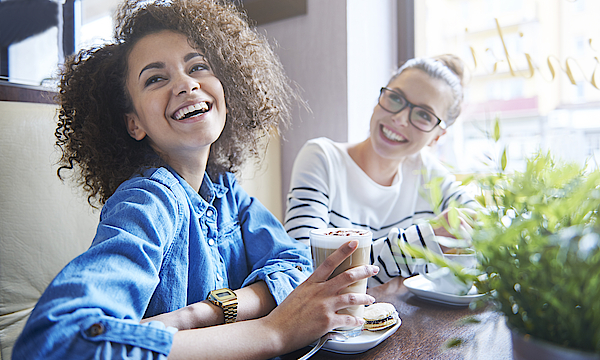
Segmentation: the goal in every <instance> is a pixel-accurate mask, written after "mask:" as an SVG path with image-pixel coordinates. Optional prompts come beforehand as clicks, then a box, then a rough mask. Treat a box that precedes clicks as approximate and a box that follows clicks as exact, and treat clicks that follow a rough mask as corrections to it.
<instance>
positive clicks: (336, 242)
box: [310, 228, 373, 331]
mask: <svg viewBox="0 0 600 360" xmlns="http://www.w3.org/2000/svg"><path fill="white" fill-rule="evenodd" d="M350 240H358V248H357V249H356V250H355V251H354V253H352V255H350V256H349V257H348V258H347V259H346V260H344V262H343V263H341V264H340V265H339V266H338V267H337V268H336V269H335V271H334V272H333V274H331V277H330V278H333V277H335V276H336V275H338V274H341V273H343V272H344V271H346V270H348V269H351V268H354V267H357V266H362V265H369V260H370V257H371V243H372V241H373V233H371V232H370V231H368V230H360V229H342V228H337V229H336V228H329V229H316V230H311V231H310V248H311V252H312V258H313V267H314V268H315V269H316V268H317V267H319V265H321V264H322V263H323V261H325V259H326V258H327V257H328V256H329V255H331V254H332V253H333V252H334V251H336V250H337V249H338V248H339V247H340V246H342V245H343V244H345V243H347V242H348V241H350ZM366 292H367V279H363V280H359V281H357V282H355V283H354V284H351V285H350V286H348V287H347V288H346V289H345V290H342V291H341V293H342V294H345V293H360V294H365V293H366ZM364 309H365V307H364V305H357V306H350V307H347V308H344V309H342V310H340V311H338V313H340V314H350V315H354V316H356V317H358V318H362V316H363V312H364ZM336 330H343V331H352V330H354V329H352V328H339V329H336Z"/></svg>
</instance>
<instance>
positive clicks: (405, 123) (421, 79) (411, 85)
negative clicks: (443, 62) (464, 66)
mask: <svg viewBox="0 0 600 360" xmlns="http://www.w3.org/2000/svg"><path fill="white" fill-rule="evenodd" d="M387 87H388V88H390V89H392V90H394V91H397V92H398V93H400V94H402V95H403V96H404V97H406V99H407V100H408V101H410V102H411V103H412V104H415V105H418V106H420V107H422V108H424V109H427V110H429V111H431V112H432V113H433V114H435V115H436V116H438V117H439V118H441V119H445V117H446V114H447V112H448V109H449V108H450V106H451V105H452V92H451V89H450V87H449V86H448V85H447V84H446V83H445V82H444V81H443V80H440V79H434V78H431V77H430V76H429V75H427V74H426V73H425V72H424V71H421V70H419V69H407V70H405V71H404V72H402V73H401V74H400V75H399V76H397V77H396V78H395V79H394V80H392V82H390V83H389V84H388V86H387ZM409 111H410V109H409V107H406V108H405V109H403V110H402V111H400V112H399V113H397V114H392V113H390V112H388V111H386V110H384V109H383V108H382V107H381V106H380V105H379V104H378V105H377V106H375V109H374V110H373V115H372V116H371V126H370V128H371V135H370V139H369V140H370V142H371V144H372V147H373V150H374V151H375V153H376V154H377V155H379V156H380V157H381V158H383V159H386V160H392V161H402V159H403V158H404V157H406V156H410V155H413V154H416V153H417V152H419V151H420V150H421V149H422V148H423V147H425V146H427V145H429V144H431V143H433V142H434V141H435V140H437V139H438V138H439V137H440V136H441V135H443V134H444V133H445V132H446V131H445V130H442V129H440V127H439V126H438V127H436V128H435V129H433V131H431V132H423V131H420V130H419V129H417V128H415V127H414V126H413V125H411V123H410V122H409V120H408V115H409Z"/></svg>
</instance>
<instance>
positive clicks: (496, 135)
mask: <svg viewBox="0 0 600 360" xmlns="http://www.w3.org/2000/svg"><path fill="white" fill-rule="evenodd" d="M498 140H500V118H499V117H496V119H495V120H494V141H495V142H498Z"/></svg>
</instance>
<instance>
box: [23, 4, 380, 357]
mask: <svg viewBox="0 0 600 360" xmlns="http://www.w3.org/2000/svg"><path fill="white" fill-rule="evenodd" d="M117 23H118V27H117V31H116V35H115V41H114V43H112V44H108V45H105V46H102V47H100V48H97V49H92V50H89V51H82V52H80V53H79V54H78V55H77V56H76V57H75V58H73V59H71V60H69V61H68V62H67V63H66V66H65V68H64V71H63V74H62V77H61V83H60V92H59V102H60V112H59V124H58V128H57V130H56V137H57V145H58V146H59V147H60V149H61V150H62V159H61V167H60V168H59V176H60V175H61V174H63V173H64V172H65V171H71V172H72V173H74V174H75V175H73V176H74V178H75V179H76V180H77V181H78V182H79V183H80V184H81V185H82V186H83V188H84V189H85V190H86V191H87V192H88V202H90V204H92V205H98V204H99V205H101V206H102V210H101V214H100V222H99V225H98V229H97V232H96V236H95V238H94V240H93V243H92V245H91V247H90V249H88V250H87V251H86V252H85V253H83V254H82V255H80V256H79V257H77V258H76V259H74V260H73V261H72V262H71V263H69V264H68V265H67V266H66V267H65V268H64V269H63V270H62V271H61V272H60V273H59V274H58V275H57V276H56V278H55V279H54V280H53V281H52V283H51V284H50V285H49V287H48V288H47V289H46V291H45V292H44V294H43V295H42V296H41V298H40V300H39V302H38V304H37V305H36V307H35V309H34V310H33V312H32V314H31V316H30V318H29V320H28V322H27V324H26V326H25V328H24V330H23V333H22V334H21V336H20V337H19V339H18V340H17V343H16V344H15V347H14V349H13V358H14V359H74V358H85V359H92V358H94V359H99V358H102V359H112V358H118V359H121V358H127V359H142V358H144V359H149V358H153V359H164V358H166V357H167V356H168V357H169V358H170V359H187V358H194V359H199V358H211V359H215V358H228V359H231V358H248V359H260V358H269V357H273V356H276V355H279V354H283V353H287V352H290V351H292V350H295V349H298V348H301V347H303V346H306V345H308V344H310V343H311V342H312V341H314V340H315V339H317V338H318V337H319V336H321V335H323V334H325V333H326V332H327V331H329V330H331V329H333V328H337V327H340V326H358V325H360V324H361V323H362V322H363V321H364V320H362V319H358V318H355V317H353V316H349V315H342V314H337V313H336V311H337V310H339V309H342V308H345V307H348V306H350V305H360V304H370V303H372V302H374V299H373V298H372V297H371V296H369V295H365V294H362V295H361V294H344V295H338V292H339V290H341V289H342V288H345V287H346V286H348V285H349V284H351V283H353V282H356V281H357V280H360V279H364V278H367V277H369V276H372V275H374V274H376V273H377V267H375V266H363V267H358V268H354V269H351V270H348V271H347V272H345V273H343V274H341V275H339V276H336V277H334V278H332V279H330V280H328V278H329V276H330V275H331V274H332V272H333V270H334V269H335V268H336V267H337V265H339V264H340V263H341V262H342V261H343V260H344V259H345V258H347V257H348V256H349V255H350V254H351V253H352V252H353V251H354V250H355V249H356V247H357V243H356V241H354V242H349V243H347V244H345V245H344V246H342V247H341V248H340V249H339V250H338V251H336V252H335V253H334V254H332V255H331V256H330V258H329V261H327V262H326V263H325V264H323V265H322V266H320V267H319V268H317V269H316V270H315V272H314V273H313V274H312V275H310V272H311V261H310V254H309V251H308V248H307V247H306V246H305V245H303V244H300V243H297V242H295V241H293V240H292V239H291V238H289V237H288V236H287V235H286V232H285V230H284V229H283V227H282V226H281V224H280V223H279V222H278V221H277V219H276V218H275V217H274V216H273V215H272V214H270V213H269V212H268V210H267V209H266V208H264V207H263V206H262V205H261V204H260V203H259V202H258V201H256V199H253V198H251V197H250V196H248V194H247V193H245V192H244V190H242V189H241V187H240V186H239V185H238V184H237V183H236V181H235V177H234V175H233V173H234V172H235V171H236V170H238V169H239V167H240V165H241V164H242V162H243V161H244V160H245V159H247V158H248V157H249V156H256V155H259V153H260V151H261V149H260V147H259V144H260V141H259V139H260V137H261V136H266V135H268V133H269V132H271V131H275V130H277V128H278V124H279V123H281V122H284V121H285V120H286V119H287V118H288V117H289V115H290V111H289V107H290V103H291V100H293V97H294V96H293V91H291V89H290V86H289V84H288V79H287V77H286V76H285V75H284V73H283V69H282V66H281V64H280V63H279V61H278V59H277V57H276V56H275V55H274V53H273V52H272V50H271V49H270V47H269V46H268V43H267V42H266V40H265V39H264V38H262V37H261V36H259V35H258V34H257V32H256V31H255V30H253V29H252V28H250V27H249V26H248V23H247V21H246V19H245V17H244V15H243V14H241V13H239V12H238V11H237V10H236V9H235V7H234V6H233V5H231V4H229V3H227V2H225V1H219V0H171V1H156V2H148V1H142V0H139V1H133V0H130V1H126V2H125V3H124V4H123V5H122V6H121V7H120V9H119V12H118V17H117ZM309 275H310V277H308V276H309ZM307 277H308V279H307ZM241 320H248V321H241ZM215 325H222V326H215ZM232 339H235V341H232Z"/></svg>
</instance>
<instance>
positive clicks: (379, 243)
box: [369, 223, 442, 286]
mask: <svg viewBox="0 0 600 360" xmlns="http://www.w3.org/2000/svg"><path fill="white" fill-rule="evenodd" d="M398 241H404V242H406V243H408V244H411V245H413V246H422V247H426V248H428V249H429V250H431V251H433V252H436V253H438V254H441V253H442V249H441V248H440V245H439V244H438V243H437V242H436V241H435V235H434V233H433V229H432V228H431V225H429V224H427V223H423V224H419V225H412V226H410V227H408V228H407V229H399V228H393V229H391V230H390V232H389V234H388V236H387V238H383V239H378V240H375V241H373V248H372V254H373V264H374V265H377V266H379V273H378V274H377V277H376V278H374V279H372V280H370V281H369V286H376V285H378V284H383V283H385V282H387V281H389V280H391V279H392V278H394V277H397V276H402V277H409V276H412V275H416V274H418V273H419V271H421V269H422V268H423V267H425V266H427V265H424V264H418V263H416V262H415V259H414V258H412V257H411V256H410V255H408V254H405V253H404V252H402V251H401V250H400V247H399V246H398Z"/></svg>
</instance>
